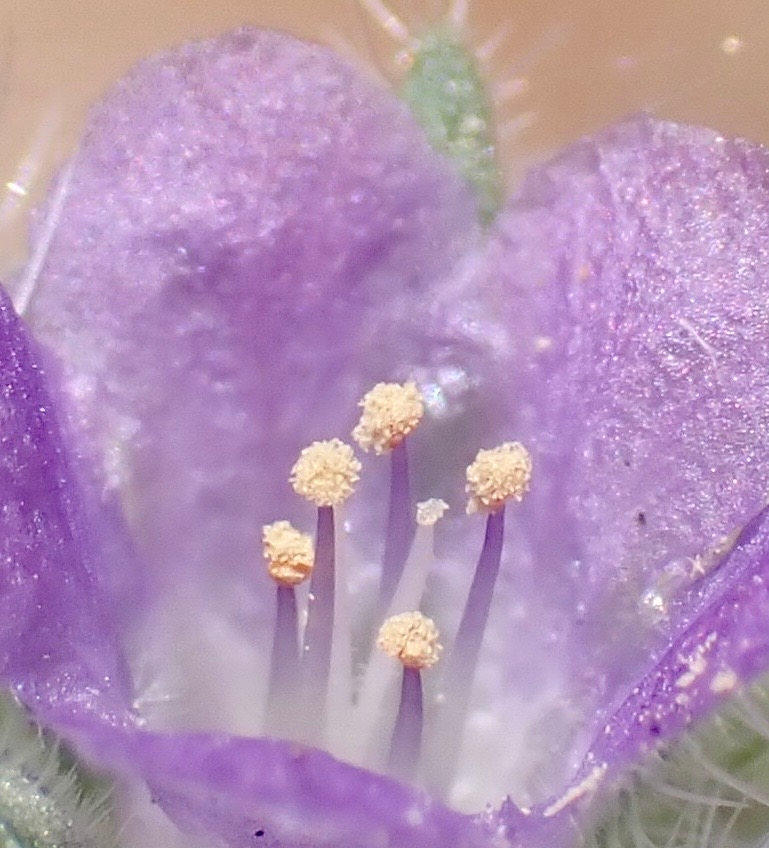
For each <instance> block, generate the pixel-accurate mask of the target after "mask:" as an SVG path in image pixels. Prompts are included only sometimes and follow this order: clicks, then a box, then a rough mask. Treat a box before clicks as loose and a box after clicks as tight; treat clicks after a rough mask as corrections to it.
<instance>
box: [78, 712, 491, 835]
mask: <svg viewBox="0 0 769 848" xmlns="http://www.w3.org/2000/svg"><path fill="white" fill-rule="evenodd" d="M70 730H71V731H72V732H74V734H75V735H76V736H77V735H78V734H79V735H80V737H81V739H83V740H84V746H85V750H86V751H90V752H91V753H92V754H94V755H95V756H96V757H97V758H98V759H99V761H100V762H103V763H108V764H110V765H111V766H112V767H113V768H115V769H116V770H118V771H119V772H121V773H123V774H131V773H136V772H138V773H139V774H140V775H141V777H142V779H145V780H146V781H147V782H148V784H149V787H150V790H151V793H152V798H153V801H154V802H155V803H157V804H159V805H160V807H161V808H162V809H163V810H165V811H166V812H167V813H168V814H169V815H170V816H171V818H172V819H173V820H174V821H175V822H176V823H177V824H178V825H179V826H180V827H181V828H182V829H183V830H188V831H190V832H193V833H196V834H198V835H208V836H209V837H215V838H216V839H217V844H219V842H218V840H221V841H222V842H223V844H225V845H228V846H230V848H242V846H254V845H255V846H260V845H265V846H274V848H302V847H303V846H307V845H312V846H314V847H315V846H317V848H358V847H359V846H364V845H365V846H376V845H382V846H390V845H397V846H398V848H433V846H434V848H443V846H445V845H452V846H456V848H486V847H487V846H490V845H492V844H495V843H494V842H493V839H492V836H493V832H492V830H491V829H490V828H489V826H487V825H486V823H485V822H483V821H481V820H478V819H473V818H471V817H469V816H463V815H461V814H459V813H456V812H453V811H451V810H449V809H447V808H446V807H445V806H443V805H442V804H440V803H437V802H436V801H434V800H433V799H432V798H430V797H429V796H428V795H427V794H425V793H424V792H421V791H419V790H416V789H413V788H412V787H409V786H406V785H404V784H401V783H397V782H396V781H394V780H390V779H389V778H386V777H382V776H381V775H376V774H373V773H371V772H368V771H365V770H363V769H359V768H355V767H353V766H350V765H347V764H345V763H341V762H339V761H337V760H335V759H333V757H330V756H329V755H328V754H325V753H323V752H321V751H318V750H315V749H312V748H304V747H302V746H299V745H296V744H293V743H288V742H281V741H277V740H272V739H244V738H236V737H231V736H216V735H209V734H184V733H177V734H173V735H171V734H159V733H151V732H147V731H135V732H133V733H130V734H127V733H125V732H122V731H120V730H114V729H112V728H109V727H106V726H103V725H102V726H96V725H87V726H86V725H83V724H82V723H81V725H80V727H79V728H78V727H77V725H73V726H72V727H71V728H70Z"/></svg>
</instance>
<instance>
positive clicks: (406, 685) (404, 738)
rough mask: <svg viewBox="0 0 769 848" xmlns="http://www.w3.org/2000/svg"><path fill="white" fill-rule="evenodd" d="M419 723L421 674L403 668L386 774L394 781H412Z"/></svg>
mask: <svg viewBox="0 0 769 848" xmlns="http://www.w3.org/2000/svg"><path fill="white" fill-rule="evenodd" d="M422 720H423V718H422V675H421V674H420V672H419V669H416V668H404V669H403V679H402V681H401V700H400V705H399V707H398V717H397V719H396V721H395V729H394V730H393V736H392V743H391V745H390V756H389V759H388V761H387V770H388V773H389V774H391V775H392V776H393V777H395V778H397V779H398V780H403V781H409V782H411V781H412V780H413V779H414V776H415V774H416V771H417V767H418V765H419V755H420V752H421V747H422Z"/></svg>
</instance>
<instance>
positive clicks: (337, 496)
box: [289, 439, 361, 507]
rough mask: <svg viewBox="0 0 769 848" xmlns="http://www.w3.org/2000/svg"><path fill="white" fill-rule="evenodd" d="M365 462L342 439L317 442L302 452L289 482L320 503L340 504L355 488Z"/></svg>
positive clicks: (300, 493) (319, 505)
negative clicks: (362, 464) (361, 461)
mask: <svg viewBox="0 0 769 848" xmlns="http://www.w3.org/2000/svg"><path fill="white" fill-rule="evenodd" d="M360 469H361V464H360V462H359V460H358V459H357V458H356V456H355V454H354V453H353V450H352V448H351V447H350V446H349V445H348V444H345V443H344V442H342V441H340V440H339V439H330V440H328V441H325V442H313V443H312V444H311V445H309V446H308V447H306V448H304V450H302V452H301V453H300V454H299V459H297V461H296V462H295V463H294V467H293V468H292V469H291V476H290V477H289V482H290V483H291V485H292V486H293V488H294V491H295V492H296V493H297V494H298V495H300V496H301V497H303V498H305V499H306V500H308V501H310V502H311V503H314V504H315V506H318V507H326V506H338V505H339V504H341V503H344V502H345V501H346V500H347V499H348V498H349V497H350V495H351V494H352V493H353V491H354V490H355V484H356V483H357V482H358V480H359V479H360Z"/></svg>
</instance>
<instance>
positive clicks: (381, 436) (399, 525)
mask: <svg viewBox="0 0 769 848" xmlns="http://www.w3.org/2000/svg"><path fill="white" fill-rule="evenodd" d="M358 405H359V406H360V407H361V408H362V410H363V412H362V413H361V417H360V421H359V422H358V424H357V426H356V427H355V429H354V430H353V431H352V436H353V438H354V439H355V441H356V442H357V443H358V444H359V445H360V447H361V448H362V449H363V450H365V451H369V450H373V451H374V453H376V454H380V455H381V454H383V453H387V452H390V505H389V510H388V515H387V530H386V532H385V549H384V557H383V562H382V576H381V582H380V589H379V613H380V615H381V614H384V611H385V610H386V609H387V607H388V605H389V603H390V601H391V600H392V596H393V593H394V592H395V588H396V586H397V585H398V581H399V580H400V576H401V573H402V571H403V566H404V563H405V562H406V558H407V556H408V552H409V548H410V547H411V543H412V541H413V539H414V526H413V523H412V515H413V508H414V507H413V501H412V497H411V484H410V482H409V471H408V455H407V453H406V445H405V441H404V440H405V438H406V436H408V435H409V434H410V433H412V432H413V431H414V430H415V429H416V427H417V426H418V425H419V422H420V421H421V420H422V418H423V416H424V412H425V407H424V401H423V399H422V395H421V394H420V392H419V389H418V388H417V385H416V383H413V382H407V383H403V384H400V383H377V385H376V386H374V388H373V389H371V390H370V391H369V392H367V393H366V394H365V395H364V396H363V399H362V400H361V401H360V402H359V404H358Z"/></svg>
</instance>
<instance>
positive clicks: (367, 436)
mask: <svg viewBox="0 0 769 848" xmlns="http://www.w3.org/2000/svg"><path fill="white" fill-rule="evenodd" d="M358 406H360V407H361V409H362V410H363V412H362V413H361V416H360V421H359V422H358V424H357V425H356V427H355V429H354V430H353V431H352V437H353V439H355V441H356V442H357V443H358V444H359V445H360V446H361V448H362V449H363V450H365V451H369V450H373V451H374V453H377V454H382V453H386V452H387V451H390V450H392V449H393V448H395V447H397V446H398V445H399V444H400V443H401V442H402V441H403V440H404V439H405V438H406V436H408V435H409V433H411V432H412V431H413V430H414V429H415V428H416V427H417V425H418V424H419V422H420V421H421V420H422V417H423V416H424V414H425V405H424V401H423V399H422V395H421V394H420V392H419V389H418V388H417V385H416V383H413V382H408V383H377V385H376V386H374V388H373V389H371V390H370V391H369V392H367V393H366V394H365V395H364V396H363V399H362V400H361V401H360V402H359V403H358Z"/></svg>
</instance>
